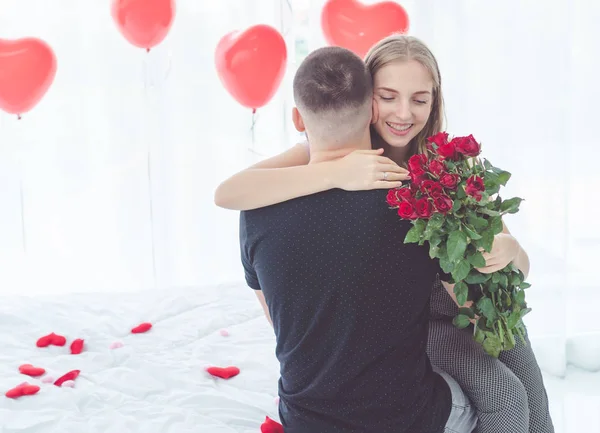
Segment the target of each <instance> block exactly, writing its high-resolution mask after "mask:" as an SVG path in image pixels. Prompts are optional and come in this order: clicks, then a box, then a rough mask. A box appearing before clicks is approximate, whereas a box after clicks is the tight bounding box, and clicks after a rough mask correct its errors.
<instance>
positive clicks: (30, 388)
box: [21, 384, 40, 395]
mask: <svg viewBox="0 0 600 433" xmlns="http://www.w3.org/2000/svg"><path fill="white" fill-rule="evenodd" d="M39 390H40V387H39V386H37V385H29V384H27V385H25V386H22V387H21V392H22V394H23V395H33V394H37V393H38V391H39Z"/></svg>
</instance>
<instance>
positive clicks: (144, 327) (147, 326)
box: [131, 322, 152, 334]
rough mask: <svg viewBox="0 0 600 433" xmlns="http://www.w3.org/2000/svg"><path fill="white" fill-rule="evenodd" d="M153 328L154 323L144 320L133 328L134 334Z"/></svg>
mask: <svg viewBox="0 0 600 433" xmlns="http://www.w3.org/2000/svg"><path fill="white" fill-rule="evenodd" d="M150 328H152V323H148V322H144V323H140V324H139V325H138V326H136V327H135V328H133V329H132V330H131V333H132V334H141V333H143V332H148V331H149V330H150Z"/></svg>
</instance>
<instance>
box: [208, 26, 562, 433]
mask: <svg viewBox="0 0 600 433" xmlns="http://www.w3.org/2000/svg"><path fill="white" fill-rule="evenodd" d="M365 61H366V63H367V66H368V67H369V70H370V71H371V74H372V76H373V81H374V101H373V103H374V104H376V107H375V108H376V109H375V110H374V112H377V113H378V115H377V116H376V117H374V118H373V120H372V128H371V135H372V142H373V145H374V147H375V150H372V151H356V152H353V153H351V154H349V155H347V156H345V157H343V158H341V159H338V160H336V161H333V162H323V163H312V164H311V163H310V157H309V154H308V147H307V146H306V144H299V145H296V146H295V147H293V148H292V149H290V150H288V151H287V152H284V153H282V154H281V155H278V156H275V157H273V158H271V159H268V160H266V161H263V162H261V163H259V164H256V165H255V166H252V167H250V168H248V169H246V170H244V171H242V172H240V173H238V174H236V175H234V176H232V177H231V178H229V179H227V180H226V181H225V182H223V183H222V184H221V185H220V186H219V187H218V189H217V191H216V193H215V203H216V204H217V205H219V206H221V207H225V208H229V209H237V210H247V209H253V208H257V207H263V206H268V205H272V204H275V203H279V202H282V201H285V200H289V199H292V198H296V197H300V196H304V195H309V194H313V193H316V192H320V191H324V190H327V189H331V188H342V189H346V190H362V189H375V188H386V189H387V188H394V187H397V186H400V185H401V183H402V181H405V180H408V172H407V170H406V169H405V168H403V167H406V163H407V161H408V159H409V158H410V156H412V155H414V154H417V153H426V152H427V150H426V146H425V145H426V139H427V137H430V136H432V135H435V134H436V133H438V132H440V131H441V130H442V123H443V113H444V108H443V97H442V89H441V76H440V73H439V68H438V65H437V62H436V60H435V57H434V56H433V54H432V53H431V52H430V50H429V49H428V48H427V47H426V46H425V45H424V44H423V43H422V42H421V41H420V40H418V39H416V38H414V37H410V36H400V35H395V36H391V37H388V38H386V39H384V40H382V41H380V42H379V43H377V44H376V45H375V46H373V47H372V48H371V50H370V52H369V53H368V54H367V57H366V59H365ZM484 257H485V259H486V266H485V267H483V268H480V269H479V270H480V271H481V272H487V273H489V272H494V271H497V270H499V269H502V268H503V267H505V266H506V265H507V264H508V263H510V262H512V263H513V264H514V265H515V266H516V267H518V268H519V269H520V270H521V271H522V272H523V273H524V274H525V275H527V274H528V272H529V259H528V257H527V253H526V252H525V251H524V250H523V249H522V248H521V247H520V245H519V243H518V242H517V240H516V239H515V238H514V237H513V236H512V235H511V234H510V232H509V231H508V229H507V228H506V226H505V227H504V231H503V233H500V234H498V235H497V236H496V238H495V240H494V247H493V249H492V251H491V252H490V253H486V254H485V256H484ZM457 309H458V306H457V305H456V303H455V299H454V300H453V299H452V297H451V296H450V295H449V294H448V293H447V292H446V291H445V290H444V288H443V287H442V285H441V284H440V283H439V282H438V283H437V284H436V285H435V286H434V288H433V292H432V297H431V322H430V330H429V342H428V350H427V352H428V355H429V357H430V359H431V362H432V364H435V365H436V366H438V367H440V368H441V369H442V370H444V371H446V372H447V373H448V374H450V375H451V376H452V377H453V378H454V379H455V380H456V381H457V382H458V383H459V384H460V385H461V387H462V388H463V390H464V391H465V393H466V394H467V395H468V396H469V398H470V399H471V401H472V403H473V404H474V405H475V406H476V407H477V409H478V417H479V423H478V427H477V431H478V432H480V433H496V432H497V433H502V432H506V431H510V432H511V433H526V432H539V433H551V432H554V428H553V426H552V421H551V419H550V415H549V410H548V399H547V395H546V391H545V389H544V384H543V380H542V376H541V372H540V369H539V367H538V365H537V362H536V360H535V356H534V354H533V352H532V350H531V345H530V344H529V342H528V344H527V346H523V345H522V344H520V343H519V344H518V346H517V347H516V348H515V349H513V350H511V351H508V352H503V353H502V354H501V355H500V357H499V359H494V358H492V357H490V356H488V355H487V354H485V352H484V351H483V349H482V348H481V347H480V346H479V344H478V343H476V342H475V341H474V340H473V338H472V333H473V330H472V328H471V327H468V328H465V329H458V328H456V327H454V325H453V324H452V317H454V315H456V314H457V311H458V310H457ZM509 426H510V427H509ZM507 429H508V430H507Z"/></svg>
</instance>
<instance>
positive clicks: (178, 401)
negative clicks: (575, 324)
mask: <svg viewBox="0 0 600 433" xmlns="http://www.w3.org/2000/svg"><path fill="white" fill-rule="evenodd" d="M146 321H148V322H151V323H152V324H153V325H154V326H153V328H152V330H151V331H149V332H148V333H146V334H131V333H130V330H131V328H132V327H134V326H136V325H137V324H139V323H141V322H146ZM221 329H226V330H228V331H229V333H230V335H229V336H228V337H223V336H221V335H220V333H219V331H220V330H221ZM50 332H55V333H57V334H61V335H64V336H65V337H67V345H66V346H64V347H53V346H51V347H48V348H44V349H40V348H37V347H36V345H35V343H36V341H37V339H38V338H39V337H41V336H43V335H46V334H49V333H50ZM75 338H83V339H85V344H86V346H85V349H84V352H83V353H82V354H80V355H71V354H70V353H69V345H70V343H71V341H72V340H73V339H75ZM114 341H121V342H123V343H124V347H122V348H120V349H115V350H111V349H109V346H110V344H111V343H113V342H114ZM274 344H275V341H274V336H273V331H272V329H271V327H270V326H269V325H268V323H267V321H266V319H265V317H264V315H263V313H262V310H261V308H260V306H259V304H258V302H257V301H256V297H255V296H254V294H253V293H252V291H251V290H250V289H249V288H247V287H245V286H244V285H243V284H238V285H229V286H219V287H212V288H201V289H185V290H183V289H182V290H172V291H168V292H163V291H161V292H158V291H148V292H143V293H127V294H114V295H107V294H101V295H94V294H82V295H61V296H56V297H45V298H28V297H0V391H1V392H2V395H0V433H106V432H114V433H129V432H136V433H137V432H139V433H168V432H174V433H175V432H176V433H188V432H189V433H192V432H193V433H204V432H206V433H208V432H210V433H234V432H235V433H259V432H260V424H261V423H262V422H263V421H264V419H265V416H269V417H271V418H273V419H278V416H277V405H276V403H275V397H276V394H277V379H278V377H279V375H278V372H279V368H278V363H277V360H276V358H275V355H274ZM534 348H535V344H534ZM26 363H29V364H33V365H35V366H39V367H43V368H45V369H46V370H47V374H49V375H51V376H53V377H54V378H58V377H59V376H61V375H62V374H64V373H66V372H67V371H70V370H74V369H79V370H81V374H80V376H79V377H78V378H77V379H76V381H75V387H74V388H66V387H62V388H59V387H56V386H54V385H52V384H43V383H41V380H40V379H36V378H29V377H27V376H24V375H21V374H19V372H18V367H19V365H21V364H26ZM210 365H215V366H222V367H225V366H230V365H234V366H237V367H239V368H240V370H241V373H240V374H239V375H238V376H237V377H234V378H232V379H229V380H223V379H217V378H213V377H212V376H210V375H208V374H207V373H206V371H205V368H206V367H207V366H210ZM544 377H545V380H546V386H547V390H548V394H549V398H550V404H551V411H552V415H553V419H554V422H555V427H556V433H574V432H580V431H587V432H594V433H600V374H598V373H586V372H583V371H581V370H576V369H572V368H571V369H569V370H568V375H567V378H566V379H560V378H556V377H553V376H550V375H546V374H545V375H544ZM24 381H28V382H30V383H35V384H38V385H40V386H41V390H40V392H39V393H38V394H37V395H34V396H26V397H22V398H20V399H17V400H12V399H8V398H6V397H4V393H5V392H6V391H7V390H8V389H10V388H12V387H14V386H16V385H18V384H19V383H21V382H24ZM507 433H509V432H507Z"/></svg>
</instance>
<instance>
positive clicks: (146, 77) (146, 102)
mask: <svg viewBox="0 0 600 433" xmlns="http://www.w3.org/2000/svg"><path fill="white" fill-rule="evenodd" d="M149 51H150V50H148V52H149ZM149 81H150V80H149V74H148V57H145V58H144V111H143V113H144V121H143V123H142V128H144V133H143V135H142V136H143V137H144V139H145V140H146V145H147V146H148V151H147V155H148V168H147V173H148V205H149V208H150V209H149V210H150V243H151V250H152V278H153V280H154V288H155V289H156V288H157V280H156V245H155V239H154V229H155V226H154V203H153V200H152V155H151V145H150V140H148V133H147V130H146V128H147V125H149V124H151V122H149V121H148V111H149V110H148V105H149V102H150V101H149V97H148V96H149V95H148V90H149V88H150V87H151V86H149V83H148V82H149Z"/></svg>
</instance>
